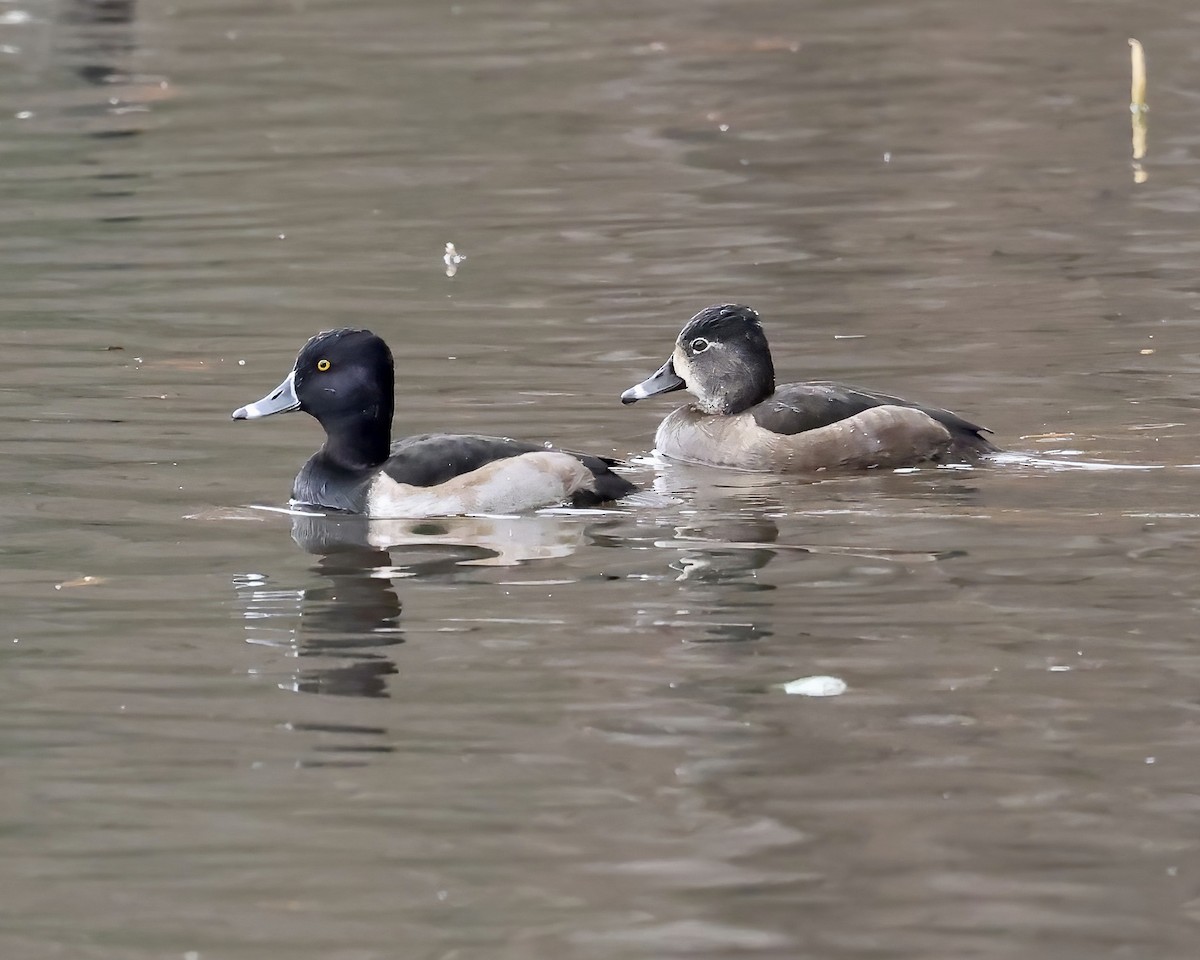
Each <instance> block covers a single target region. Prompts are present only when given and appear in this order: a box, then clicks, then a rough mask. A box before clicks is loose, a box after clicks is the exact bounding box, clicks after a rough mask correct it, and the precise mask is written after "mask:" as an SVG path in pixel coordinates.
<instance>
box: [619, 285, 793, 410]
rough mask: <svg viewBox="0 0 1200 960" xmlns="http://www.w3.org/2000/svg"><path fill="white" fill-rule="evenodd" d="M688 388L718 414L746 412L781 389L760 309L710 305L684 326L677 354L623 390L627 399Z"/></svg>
mask: <svg viewBox="0 0 1200 960" xmlns="http://www.w3.org/2000/svg"><path fill="white" fill-rule="evenodd" d="M684 389H686V390H687V391H688V392H689V393H691V394H693V395H694V396H695V397H696V406H697V407H699V408H700V409H701V410H703V411H704V412H705V413H713V414H734V413H740V412H741V411H743V410H746V409H748V408H750V407H752V406H754V405H755V404H756V403H759V402H760V401H762V400H765V399H766V398H767V397H769V396H770V395H771V394H772V393H774V392H775V365H774V364H773V363H772V362H771V350H770V348H769V347H768V346H767V338H766V335H765V334H764V333H763V329H762V323H761V322H760V321H759V319H758V314H757V313H755V312H754V311H753V310H751V309H750V308H749V307H744V306H741V305H740V304H736V303H721V304H714V305H713V306H711V307H705V308H704V309H703V310H701V311H700V312H699V313H698V314H696V315H695V316H694V317H692V319H691V320H689V321H688V322H687V324H686V325H685V326H684V328H683V330H682V331H681V332H680V334H679V338H678V339H677V340H676V341H675V350H674V352H673V353H672V354H671V358H670V359H669V360H668V361H667V362H666V363H664V364H663V365H662V366H661V367H659V368H658V370H657V372H655V374H654V375H653V376H652V377H650V378H649V379H648V380H643V381H642V382H641V383H639V384H638V385H637V386H634V387H630V388H629V389H628V390H626V391H625V392H624V393H623V394H621V402H622V403H636V402H637V401H638V400H644V399H645V398H646V397H652V396H654V395H655V394H658V393H670V392H671V391H673V390H684Z"/></svg>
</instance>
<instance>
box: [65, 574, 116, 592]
mask: <svg viewBox="0 0 1200 960" xmlns="http://www.w3.org/2000/svg"><path fill="white" fill-rule="evenodd" d="M107 582H108V577H79V578H77V579H75V580H64V581H63V582H62V583H56V584H55V585H54V589H55V590H65V589H68V588H70V587H97V586H99V585H100V584H102V583H107Z"/></svg>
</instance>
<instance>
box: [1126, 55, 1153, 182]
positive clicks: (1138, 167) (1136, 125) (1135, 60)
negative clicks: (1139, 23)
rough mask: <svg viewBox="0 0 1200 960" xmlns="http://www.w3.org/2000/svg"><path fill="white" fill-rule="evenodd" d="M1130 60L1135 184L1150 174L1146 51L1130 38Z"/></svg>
mask: <svg viewBox="0 0 1200 960" xmlns="http://www.w3.org/2000/svg"><path fill="white" fill-rule="evenodd" d="M1129 60H1130V67H1131V70H1132V80H1131V82H1130V86H1129V113H1130V116H1131V118H1132V121H1133V182H1134V183H1145V182H1146V179H1147V178H1148V177H1149V174H1148V173H1147V172H1146V170H1145V169H1144V168H1143V167H1142V163H1141V160H1142V158H1143V157H1144V156H1145V155H1146V114H1147V113H1148V112H1149V111H1150V105H1149V104H1148V103H1146V51H1145V50H1144V49H1143V47H1142V45H1141V43H1140V42H1139V41H1137V40H1134V39H1133V37H1130V38H1129Z"/></svg>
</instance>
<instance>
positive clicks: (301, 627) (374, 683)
mask: <svg viewBox="0 0 1200 960" xmlns="http://www.w3.org/2000/svg"><path fill="white" fill-rule="evenodd" d="M291 521H292V539H293V540H295V541H296V543H297V544H298V545H299V546H300V547H301V548H303V549H304V550H305V551H306V552H308V553H310V554H313V555H314V556H316V557H317V560H316V564H315V566H314V568H313V571H314V572H315V573H316V574H317V575H318V576H320V577H321V578H322V580H324V581H325V583H324V585H322V586H315V587H306V588H304V589H301V590H279V589H275V588H274V587H273V586H271V585H270V583H269V581H268V580H267V578H265V577H263V576H261V575H257V574H250V575H244V576H241V577H238V578H236V579H235V581H234V584H235V587H236V588H237V590H238V594H239V596H240V597H241V599H242V601H243V603H244V604H245V609H244V613H243V616H244V618H245V621H246V624H245V626H246V639H247V642H249V643H255V644H262V645H265V646H271V647H282V648H286V649H288V650H289V651H290V652H291V653H292V655H293V656H295V657H297V658H300V659H303V660H310V661H312V662H313V665H312V666H308V665H306V666H305V667H304V668H302V669H298V670H295V671H294V672H293V673H292V676H291V677H290V679H289V680H288V681H286V682H284V683H281V684H280V686H281V688H283V689H286V690H291V691H293V692H296V693H323V694H327V695H331V696H352V697H376V698H377V697H388V696H390V693H389V690H388V680H389V678H390V677H392V676H394V675H395V674H396V673H397V672H398V669H397V666H396V663H395V660H394V658H393V652H394V648H395V647H397V646H399V645H400V644H402V643H404V635H403V628H402V626H401V622H400V615H401V609H402V605H401V602H400V597H399V595H398V594H397V592H396V587H395V583H394V581H396V580H405V579H420V580H423V581H446V582H461V581H465V580H467V579H469V578H470V577H471V576H472V574H471V572H470V571H471V569H472V568H473V567H480V566H509V565H515V564H519V563H524V562H526V561H529V560H537V559H546V558H552V557H564V556H567V555H569V554H571V553H573V552H574V551H575V550H576V549H578V547H579V546H580V545H581V544H583V543H585V542H587V540H588V536H589V533H588V529H589V528H588V526H587V525H585V524H583V523H580V522H578V520H576V519H568V518H564V517H556V516H532V517H502V518H484V517H455V518H451V519H445V520H367V519H365V518H363V517H352V516H321V515H299V514H293V515H292V516H291Z"/></svg>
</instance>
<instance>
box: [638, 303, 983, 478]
mask: <svg viewBox="0 0 1200 960" xmlns="http://www.w3.org/2000/svg"><path fill="white" fill-rule="evenodd" d="M682 389H687V390H688V392H690V393H692V394H695V396H696V397H697V401H696V403H694V404H692V405H690V406H686V407H680V408H679V409H678V410H676V411H675V412H674V413H671V414H670V415H669V416H668V417H667V418H666V419H665V420H664V421H663V422H662V423H661V424H660V425H659V427H658V432H657V433H656V434H655V438H654V444H655V447H656V449H657V450H658V452H659V453H661V454H663V455H664V456H667V457H672V458H674V459H676V460H686V461H689V462H692V463H705V464H710V465H712V466H718V467H737V468H741V469H744V470H764V471H768V470H787V471H800V472H805V473H812V472H817V471H821V470H855V469H867V468H871V467H907V466H913V465H915V464H918V463H925V462H931V461H932V462H944V461H963V460H969V459H972V458H974V457H977V456H979V455H981V454H985V453H992V452H994V451H996V449H997V448H996V447H995V446H993V445H992V444H991V442H989V441H988V440H987V439H986V438H985V437H984V436H983V434H984V433H985V432H987V431H986V430H985V428H983V427H980V426H978V425H977V424H974V423H971V422H969V421H967V420H964V419H962V418H961V417H959V416H956V415H955V414H953V413H950V412H949V411H947V410H938V409H936V408H934V407H924V406H921V405H920V404H917V403H912V402H911V401H909V400H901V399H899V398H898V397H890V396H888V395H887V394H883V393H874V392H872V391H869V390H858V389H855V388H854V387H848V386H845V385H843V384H839V383H830V382H828V381H814V382H811V383H785V384H783V385H782V386H780V387H778V388H777V387H776V386H775V367H774V365H773V364H772V363H771V351H770V349H769V348H768V347H767V338H766V336H765V335H764V334H763V329H762V323H761V322H760V321H759V319H758V314H757V313H755V312H754V311H753V310H751V309H750V308H749V307H744V306H740V305H738V304H735V303H725V304H717V305H714V306H711V307H705V308H704V309H703V310H701V311H700V312H699V313H698V314H696V315H695V316H694V317H692V319H691V320H689V321H688V322H687V325H686V326H685V327H684V328H683V332H682V333H680V334H679V338H678V339H677V340H676V341H675V351H674V353H672V355H671V358H670V359H669V360H668V361H667V362H666V363H664V364H663V365H662V366H661V367H660V368H659V369H658V371H657V372H656V373H655V374H654V375H653V376H652V377H650V378H649V379H648V380H643V381H642V382H641V383H639V384H638V385H637V386H635V387H630V388H629V389H628V390H626V391H625V392H624V393H623V394H621V402H622V403H635V402H637V401H638V400H642V399H645V398H646V397H651V396H654V395H655V394H658V393H670V392H671V391H672V390H682Z"/></svg>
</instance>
